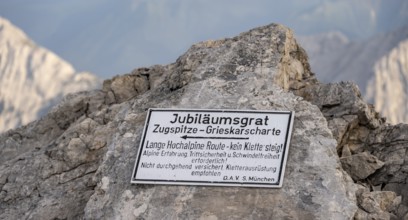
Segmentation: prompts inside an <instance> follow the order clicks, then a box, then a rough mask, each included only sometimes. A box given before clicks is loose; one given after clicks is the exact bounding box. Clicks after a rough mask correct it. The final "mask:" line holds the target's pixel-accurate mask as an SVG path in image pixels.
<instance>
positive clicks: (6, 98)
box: [0, 18, 100, 132]
mask: <svg viewBox="0 0 408 220" xmlns="http://www.w3.org/2000/svg"><path fill="white" fill-rule="evenodd" d="M99 85H100V80H99V79H98V78H97V77H96V76H94V75H92V74H90V73H87V72H81V73H77V72H76V71H75V70H74V68H73V67H72V66H71V65H70V64H68V63H67V62H65V61H64V60H62V59H61V58H59V57H58V56H57V55H55V54H54V53H52V52H50V51H48V50H46V49H44V48H42V47H39V46H37V45H35V43H33V42H32V41H31V40H30V39H29V38H28V37H27V36H26V35H25V34H24V32H22V31H21V30H19V29H18V28H16V27H14V26H13V25H12V24H11V23H10V22H9V21H8V20H6V19H4V18H0V132H3V131H6V130H8V129H11V128H15V127H17V126H21V125H25V124H27V123H29V122H31V121H33V120H35V119H38V118H39V117H40V116H42V115H44V114H45V113H46V112H47V111H48V110H49V108H50V107H51V106H52V105H54V104H55V103H56V102H57V101H59V100H60V99H61V98H62V97H63V96H65V95H67V94H68V93H72V92H77V91H82V90H87V89H93V88H96V87H98V86H99Z"/></svg>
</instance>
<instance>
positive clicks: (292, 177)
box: [0, 24, 371, 219]
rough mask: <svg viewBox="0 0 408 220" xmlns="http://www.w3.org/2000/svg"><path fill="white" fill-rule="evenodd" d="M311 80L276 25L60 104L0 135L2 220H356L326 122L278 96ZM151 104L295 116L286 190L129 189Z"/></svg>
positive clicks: (289, 97) (300, 103)
mask: <svg viewBox="0 0 408 220" xmlns="http://www.w3.org/2000/svg"><path fill="white" fill-rule="evenodd" d="M159 75H161V76H160V77H159ZM313 83H315V79H314V77H313V75H312V74H311V73H310V69H309V65H308V63H307V56H306V54H305V53H304V51H303V49H301V48H300V47H299V46H298V45H297V44H296V41H295V40H294V39H293V34H292V32H291V31H290V30H288V29H287V28H285V27H283V26H279V25H274V24H272V25H268V26H264V27H260V28H257V29H253V30H251V31H249V32H246V33H243V34H241V35H239V36H238V37H234V38H231V39H224V40H220V41H208V42H203V43H199V44H196V45H193V46H192V47H191V48H190V49H189V51H187V53H186V54H184V55H183V56H181V57H180V58H179V59H178V60H177V62H176V63H174V64H170V65H168V66H155V67H152V68H148V69H144V68H142V69H138V70H135V71H134V72H133V73H131V74H127V75H124V76H118V77H115V78H113V79H112V80H108V81H106V82H105V83H104V89H103V90H102V91H92V92H86V93H79V94H75V95H72V96H70V97H67V98H66V99H65V100H64V102H62V104H60V105H59V106H57V107H55V108H54V109H53V111H52V112H51V113H50V114H48V115H47V116H46V117H44V118H43V119H41V120H40V121H37V122H34V123H31V124H29V125H28V126H26V127H22V128H18V129H16V130H12V131H9V132H7V133H5V134H3V135H1V136H0V143H2V144H0V151H1V152H0V155H3V152H10V151H11V153H8V156H7V157H4V159H5V160H2V161H1V163H0V188H1V193H0V200H1V203H0V218H5V219H21V218H28V219H53V218H68V219H74V218H75V219H76V218H85V219H112V218H114V219H135V218H138V219H245V218H252V219H271V218H273V219H351V218H352V217H353V216H354V214H355V212H356V211H357V205H356V198H355V186H354V184H353V183H352V180H351V178H350V177H349V176H348V175H347V174H346V173H345V172H344V171H343V170H342V169H341V165H340V162H339V158H338V156H337V154H336V141H335V139H334V138H333V136H332V134H331V132H330V130H329V128H328V126H327V121H326V119H325V118H324V117H323V115H322V114H321V112H320V111H319V109H318V108H317V107H316V106H314V105H312V104H310V103H309V102H308V101H304V100H302V98H301V97H298V96H295V95H293V94H291V93H290V92H287V91H285V90H290V89H298V90H300V89H302V88H305V87H307V86H311V85H312V84H313ZM151 107H166V108H203V109H211V108H217V109H218V108H225V109H275V110H293V111H295V112H296V116H295V122H294V130H293V136H292V141H291V146H290V151H289V157H288V163H287V168H286V172H285V180H284V183H283V187H282V188H281V189H260V188H240V187H210V186H209V187H202V186H200V187H198V186H161V185H132V184H130V177H131V172H132V169H133V165H134V160H135V158H136V152H137V148H138V145H139V142H140V138H141V134H142V129H143V125H144V121H145V117H146V109H148V108H151ZM370 123H371V122H369V121H367V124H370ZM10 149H20V150H17V151H13V150H10Z"/></svg>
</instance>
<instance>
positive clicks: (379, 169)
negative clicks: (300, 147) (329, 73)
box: [293, 82, 408, 219]
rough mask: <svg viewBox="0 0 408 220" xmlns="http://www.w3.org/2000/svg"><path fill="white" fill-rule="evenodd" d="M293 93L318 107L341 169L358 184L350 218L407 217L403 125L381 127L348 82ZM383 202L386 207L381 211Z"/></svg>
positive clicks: (381, 120) (406, 134)
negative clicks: (355, 211) (333, 143)
mask: <svg viewBox="0 0 408 220" xmlns="http://www.w3.org/2000/svg"><path fill="white" fill-rule="evenodd" d="M293 91H294V92H295V93H296V94H298V95H300V96H302V97H304V98H305V99H306V100H309V101H310V102H311V103H314V104H315V105H317V106H318V107H319V108H320V110H321V111H322V113H323V115H324V116H325V118H326V119H327V121H328V126H329V128H330V129H331V130H332V133H333V135H334V137H335V138H336V140H337V143H338V144H337V153H338V155H339V157H340V160H341V163H342V167H343V169H344V170H345V171H347V172H348V173H349V175H350V176H351V177H352V178H353V180H354V181H355V182H356V183H357V184H358V185H360V186H359V188H360V189H359V191H358V193H357V201H358V205H359V208H360V209H359V211H358V212H357V213H356V217H355V218H356V219H390V218H391V219H404V218H408V208H407V207H408V197H407V191H406V190H405V189H406V188H408V185H407V180H408V175H407V172H406V168H407V167H406V166H407V164H408V163H407V161H408V157H407V155H408V154H407V153H406V152H407V149H408V130H407V125H404V124H399V125H390V124H387V123H385V119H384V118H381V117H380V115H379V114H378V113H377V112H375V110H374V107H373V106H372V105H368V104H366V103H365V102H364V101H363V99H362V97H361V94H360V92H359V90H358V88H357V86H356V85H355V84H353V83H350V82H342V83H334V84H321V83H318V82H316V83H314V84H310V83H308V85H307V86H304V87H301V89H299V90H293ZM362 186H363V187H362ZM362 192H364V193H362ZM390 195H392V196H391V197H390ZM382 196H384V198H383V197H382ZM387 196H388V197H390V198H391V199H390V198H388V199H387V198H385V197H387ZM383 199H387V201H388V202H387V204H388V203H389V204H392V205H390V206H391V207H388V206H387V205H386V206H387V207H388V208H384V206H381V205H380V204H382V202H381V201H382V200H383ZM367 202H369V204H368V203H367ZM379 205H380V206H381V207H383V208H378V207H377V206H379ZM368 206H369V208H367V207H368Z"/></svg>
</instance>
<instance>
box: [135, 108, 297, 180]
mask: <svg viewBox="0 0 408 220" xmlns="http://www.w3.org/2000/svg"><path fill="white" fill-rule="evenodd" d="M293 118H294V112H290V111H239V110H187V109H149V112H148V115H147V118H146V124H145V127H144V132H143V136H142V139H141V142H140V147H139V151H138V155H137V159H136V163H135V167H134V170H133V174H132V180H131V182H132V183H141V184H171V185H217V186H245V187H281V186H282V182H283V175H284V173H285V165H286V159H287V155H288V150H289V142H290V137H291V132H292V125H293Z"/></svg>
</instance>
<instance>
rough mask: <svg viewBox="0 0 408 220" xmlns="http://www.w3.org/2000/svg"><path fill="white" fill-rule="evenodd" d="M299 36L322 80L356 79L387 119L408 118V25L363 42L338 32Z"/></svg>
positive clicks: (405, 119) (393, 121) (401, 120)
mask: <svg viewBox="0 0 408 220" xmlns="http://www.w3.org/2000/svg"><path fill="white" fill-rule="evenodd" d="M298 39H299V41H300V42H301V45H302V46H303V47H304V48H305V49H306V51H307V53H308V55H309V58H310V63H311V67H312V71H313V72H315V73H316V74H317V77H318V78H319V79H320V80H322V81H323V82H340V81H354V82H356V83H357V84H358V86H359V87H360V89H361V92H362V93H363V94H362V95H363V96H364V97H365V98H366V100H367V101H369V102H370V103H372V104H374V105H375V106H376V110H377V111H379V112H381V113H382V114H383V115H384V116H385V117H386V118H387V119H388V120H387V121H389V122H390V123H392V124H397V123H402V122H405V123H407V122H408V110H407V102H406V100H408V84H407V80H408V68H407V65H408V62H407V53H408V51H407V50H408V48H407V47H408V45H407V43H406V42H407V40H408V27H405V28H401V29H398V30H396V31H393V32H389V33H385V34H381V35H379V36H376V37H373V38H371V39H368V40H364V41H359V42H356V41H354V42H353V41H349V40H348V39H347V38H346V37H345V36H344V35H343V34H341V33H338V32H335V33H333V32H330V33H323V34H319V35H314V36H307V37H299V38H298Z"/></svg>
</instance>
